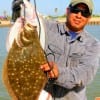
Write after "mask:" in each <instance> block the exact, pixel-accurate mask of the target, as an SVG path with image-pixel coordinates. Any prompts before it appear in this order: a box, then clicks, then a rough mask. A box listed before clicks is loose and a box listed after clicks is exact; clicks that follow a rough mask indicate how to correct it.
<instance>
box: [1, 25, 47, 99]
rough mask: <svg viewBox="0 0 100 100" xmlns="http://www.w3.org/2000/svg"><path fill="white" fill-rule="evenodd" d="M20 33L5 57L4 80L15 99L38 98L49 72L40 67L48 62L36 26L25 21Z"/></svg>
mask: <svg viewBox="0 0 100 100" xmlns="http://www.w3.org/2000/svg"><path fill="white" fill-rule="evenodd" d="M13 32H14V31H13ZM13 34H14V33H13ZM18 34H20V35H19V37H17V38H18V41H17V40H16V39H15V38H14V39H13V42H12V45H11V47H10V49H9V52H8V54H7V57H6V59H5V63H4V66H3V82H4V85H5V87H6V89H7V90H8V93H9V94H10V96H11V98H12V99H13V100H38V98H39V95H40V92H41V90H42V89H43V88H44V86H45V84H46V83H47V81H48V78H47V73H45V72H43V71H42V70H41V69H40V66H41V65H43V64H45V63H47V59H46V55H45V52H44V50H43V48H42V46H41V43H40V39H39V37H38V32H37V27H36V26H33V25H31V24H29V23H25V25H24V27H22V28H21V30H20V31H19V33H18Z"/></svg>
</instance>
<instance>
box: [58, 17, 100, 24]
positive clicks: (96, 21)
mask: <svg viewBox="0 0 100 100" xmlns="http://www.w3.org/2000/svg"><path fill="white" fill-rule="evenodd" d="M58 21H59V22H65V21H66V18H58ZM88 24H90V25H95V24H99V25H100V17H92V18H91V19H90V21H89V22H88Z"/></svg>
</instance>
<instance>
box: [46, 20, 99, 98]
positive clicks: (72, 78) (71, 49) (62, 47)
mask: <svg viewBox="0 0 100 100" xmlns="http://www.w3.org/2000/svg"><path fill="white" fill-rule="evenodd" d="M44 26H45V31H46V38H45V40H46V41H45V43H46V44H45V51H46V54H47V58H48V60H49V61H54V62H55V63H56V64H57V66H58V69H59V77H58V79H57V80H56V81H55V83H54V84H56V85H57V86H61V87H62V89H59V88H56V90H55V91H56V93H57V96H55V98H58V99H57V100H86V96H85V87H86V86H87V85H88V84H89V83H90V82H91V81H92V80H93V78H94V76H95V74H96V72H97V69H98V67H99V57H100V42H99V41H98V40H97V39H95V38H94V37H93V36H91V35H90V34H89V33H88V32H86V31H84V30H83V31H82V32H80V33H79V34H78V35H77V37H76V38H75V39H73V41H72V40H71V36H70V34H68V31H67V30H66V25H65V23H58V22H55V21H46V20H44ZM77 86H78V87H84V88H82V89H80V91H78V92H76V91H74V89H73V88H74V87H76V88H77ZM63 88H64V89H65V90H71V91H69V92H63ZM46 90H48V91H51V90H53V89H52V87H50V86H49V84H48V85H47V86H46ZM52 92H53V94H54V95H55V93H54V91H52ZM61 94H62V95H61ZM55 100H56V99H55Z"/></svg>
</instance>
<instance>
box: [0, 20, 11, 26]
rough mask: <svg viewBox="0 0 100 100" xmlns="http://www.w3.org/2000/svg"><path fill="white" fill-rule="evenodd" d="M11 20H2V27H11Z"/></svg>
mask: <svg viewBox="0 0 100 100" xmlns="http://www.w3.org/2000/svg"><path fill="white" fill-rule="evenodd" d="M10 26H11V22H10V21H9V20H0V27H10Z"/></svg>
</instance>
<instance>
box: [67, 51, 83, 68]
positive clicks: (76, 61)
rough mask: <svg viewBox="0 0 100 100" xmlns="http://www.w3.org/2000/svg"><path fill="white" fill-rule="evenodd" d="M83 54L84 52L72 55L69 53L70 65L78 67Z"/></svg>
mask: <svg viewBox="0 0 100 100" xmlns="http://www.w3.org/2000/svg"><path fill="white" fill-rule="evenodd" d="M82 56H83V54H78V53H72V54H71V55H69V59H68V63H69V66H70V67H71V68H73V67H78V65H79V64H80V59H81V57H82Z"/></svg>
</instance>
